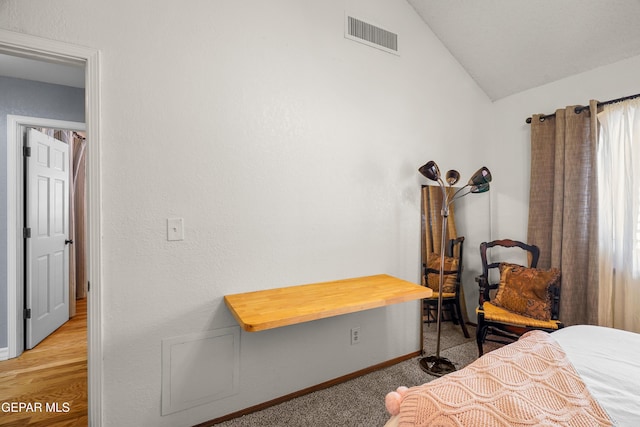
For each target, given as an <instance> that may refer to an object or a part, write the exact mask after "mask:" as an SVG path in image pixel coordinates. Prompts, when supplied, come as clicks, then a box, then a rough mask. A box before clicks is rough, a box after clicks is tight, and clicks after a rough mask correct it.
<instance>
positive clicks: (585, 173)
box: [527, 101, 598, 325]
mask: <svg viewBox="0 0 640 427" xmlns="http://www.w3.org/2000/svg"><path fill="white" fill-rule="evenodd" d="M597 108H598V106H597V101H591V103H590V110H587V109H585V110H583V111H582V112H580V113H576V112H575V107H573V106H572V107H567V108H564V109H559V110H557V111H556V113H555V116H551V117H546V118H544V120H540V119H541V117H542V116H541V115H534V116H533V117H532V120H531V183H530V187H531V189H530V194H529V222H528V235H527V240H528V243H529V244H534V245H536V246H538V247H539V248H540V261H539V262H538V267H539V268H549V267H557V268H559V269H560V270H561V271H562V287H561V296H560V319H561V320H562V321H563V322H564V323H565V325H575V324H597V323H598V254H597V248H598V245H597V239H598V228H597V227H598V200H597V197H598V188H597V176H596V144H597V138H598V137H597V129H598V128H597V118H596V113H597Z"/></svg>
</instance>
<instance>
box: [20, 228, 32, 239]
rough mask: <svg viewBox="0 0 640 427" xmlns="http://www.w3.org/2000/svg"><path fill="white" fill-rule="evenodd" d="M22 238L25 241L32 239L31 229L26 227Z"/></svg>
mask: <svg viewBox="0 0 640 427" xmlns="http://www.w3.org/2000/svg"><path fill="white" fill-rule="evenodd" d="M22 237H23V238H24V239H30V238H31V227H25V228H24V229H23V230H22Z"/></svg>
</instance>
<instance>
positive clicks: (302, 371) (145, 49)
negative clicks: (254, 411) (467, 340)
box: [0, 0, 497, 426]
mask: <svg viewBox="0 0 640 427" xmlns="http://www.w3.org/2000/svg"><path fill="white" fill-rule="evenodd" d="M345 10H346V11H348V12H349V13H351V14H353V15H354V16H356V17H359V18H362V19H364V20H369V21H370V22H373V23H376V24H378V25H381V26H383V27H385V28H387V29H389V30H391V31H396V32H398V33H399V34H400V39H399V42H400V49H401V55H400V56H394V55H391V54H387V53H384V52H381V51H379V50H376V49H372V48H369V47H366V46H363V45H361V44H359V43H355V42H352V41H350V40H346V39H345V38H344V37H343V31H344V30H343V26H344V13H345ZM0 28H4V29H8V30H13V31H19V32H24V33H27V34H33V35H37V36H42V37H47V38H51V39H55V40H61V41H66V42H70V43H75V44H80V45H85V46H89V47H92V48H97V49H100V51H101V54H102V62H101V64H102V83H101V90H102V102H103V104H102V106H101V107H102V108H101V111H102V118H101V124H102V126H101V128H102V152H103V159H102V170H103V171H104V172H103V173H104V176H103V196H104V200H103V209H104V213H103V219H104V224H103V231H104V240H103V254H104V258H103V260H102V263H103V270H104V281H103V298H104V299H103V305H104V318H103V319H102V325H103V330H104V335H103V336H104V348H105V353H104V355H103V358H104V392H103V402H104V410H105V425H107V426H121V425H136V426H179V425H193V424H195V423H197V422H202V421H205V420H209V419H212V418H216V417H219V416H222V415H224V414H227V413H230V412H233V411H236V410H239V409H242V408H245V407H248V406H251V405H254V404H257V403H261V402H264V401H267V400H270V399H273V398H276V397H278V396H281V395H284V394H287V393H290V392H293V391H296V390H299V389H302V388H305V387H309V386H312V385H314V384H318V383H320V382H323V381H326V380H329V379H332V378H335V377H339V376H341V375H344V374H346V373H349V372H353V371H355V370H358V369H362V368H365V367H367V366H371V365H374V364H376V363H380V362H383V361H386V360H389V359H392V358H394V357H398V356H401V355H405V354H408V353H411V352H413V351H415V350H417V349H418V348H419V341H418V322H417V319H418V305H417V303H407V304H401V305H396V306H391V307H388V308H384V309H377V310H371V311H365V312H360V313H356V314H352V315H345V316H339V317H335V318H332V319H326V320H321V321H316V322H312V323H308V324H301V325H296V326H292V327H288V328H283V329H276V330H272V331H265V332H260V333H254V334H250V333H244V332H243V333H242V334H241V343H240V383H239V390H238V393H237V394H235V395H233V396H230V397H227V398H224V399H221V400H217V401H214V402H212V403H209V404H204V405H200V406H197V407H195V408H193V409H188V410H185V411H182V412H178V413H175V414H172V415H168V416H164V417H163V416H161V415H160V401H161V364H162V360H161V342H162V340H163V339H165V338H170V337H176V336H183V335H188V334H192V333H197V332H201V331H209V330H219V329H222V328H226V327H229V326H234V325H236V322H235V320H234V319H233V317H232V316H231V315H230V313H229V311H228V309H227V308H226V306H225V305H224V302H223V296H224V295H225V294H230V293H238V292H244V291H250V290H256V289H265V288H272V287H278V286H287V285H294V284H301V283H310V282H317V281H324V280H332V279H339V278H346V277H355V276H361V275H369V274H377V273H388V274H392V275H395V276H398V277H401V278H403V279H406V280H411V281H414V282H418V281H419V265H420V261H419V252H420V234H419V233H420V221H419V212H420V210H419V188H420V184H422V183H423V182H424V179H423V178H420V176H419V174H418V173H417V168H418V166H420V165H421V164H423V163H424V162H426V161H427V160H430V159H434V160H436V161H438V163H439V164H440V165H441V167H442V168H443V169H445V170H446V169H449V168H456V169H458V170H459V171H460V172H461V173H462V176H463V178H464V177H468V176H469V175H470V174H471V173H472V172H473V171H474V170H475V169H477V167H479V166H481V164H482V163H485V162H484V161H483V156H485V155H484V154H483V151H482V144H481V143H480V142H481V141H482V139H483V138H482V135H484V133H485V132H486V131H485V126H486V124H487V123H488V122H487V120H488V117H487V114H488V113H489V112H490V108H491V107H490V105H491V104H490V103H489V101H488V100H487V98H486V96H485V95H484V94H483V93H482V92H481V91H480V90H479V89H478V87H477V86H476V85H475V83H474V82H473V81H472V80H471V79H470V78H469V77H468V76H467V74H466V73H465V72H464V71H463V70H462V69H461V67H460V66H459V65H458V64H457V63H456V62H455V61H454V60H453V59H452V57H451V56H450V55H449V53H448V52H447V51H446V50H445V49H444V48H443V47H442V46H441V44H440V43H439V41H438V40H437V39H436V37H435V36H434V35H433V34H432V33H431V32H430V31H429V30H428V28H427V27H426V26H425V25H424V24H423V23H422V21H421V20H420V19H419V17H418V16H417V15H416V13H415V12H414V10H413V9H412V8H411V7H410V6H409V5H408V4H407V3H406V2H405V1H404V0H393V1H389V0H386V1H383V0H375V1H364V0H349V1H341V0H332V1H323V2H317V1H314V2H312V1H305V2H300V1H297V0H277V1H270V2H262V1H246V0H245V1H236V2H223V1H210V0H200V1H193V2H188V3H184V2H170V1H167V0H163V1H154V2H128V1H124V0H117V1H111V2H99V1H97V0H90V1H81V0H65V1H63V0H52V1H49V2H46V3H42V2H38V4H35V3H33V2H23V1H17V0H10V1H3V2H1V3H0ZM484 158H489V157H484ZM488 166H490V167H491V165H488ZM496 175H497V174H496ZM172 217H183V218H184V220H185V228H186V232H185V240H184V241H181V242H167V240H166V223H165V221H166V219H167V218H172ZM355 325H359V326H361V336H362V342H361V343H360V344H358V346H350V345H349V329H350V328H351V327H352V326H355ZM187 386H188V384H187ZM381 404H382V402H381Z"/></svg>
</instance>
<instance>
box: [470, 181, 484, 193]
mask: <svg viewBox="0 0 640 427" xmlns="http://www.w3.org/2000/svg"><path fill="white" fill-rule="evenodd" d="M487 191H489V183H488V182H485V183H484V184H479V185H472V186H471V190H469V192H470V193H485V192H487Z"/></svg>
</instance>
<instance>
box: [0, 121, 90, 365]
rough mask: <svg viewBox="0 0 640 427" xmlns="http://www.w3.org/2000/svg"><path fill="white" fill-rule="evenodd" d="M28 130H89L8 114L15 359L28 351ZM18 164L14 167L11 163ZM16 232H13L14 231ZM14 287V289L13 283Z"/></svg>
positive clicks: (10, 323) (10, 319) (10, 321)
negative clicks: (25, 139) (25, 311)
mask: <svg viewBox="0 0 640 427" xmlns="http://www.w3.org/2000/svg"><path fill="white" fill-rule="evenodd" d="M28 127H35V128H52V129H60V130H74V131H82V132H85V131H86V125H85V124H84V123H80V122H70V121H65V120H55V119H44V118H39V117H28V116H17V115H13V114H8V115H7V201H13V203H7V245H8V247H7V258H8V259H7V344H8V349H7V350H8V357H9V359H11V358H14V357H17V356H19V355H20V354H22V352H23V351H24V334H25V332H26V331H25V329H24V321H23V320H24V319H23V313H22V308H23V307H24V298H25V295H24V292H23V286H24V279H25V278H24V277H23V276H24V274H23V271H24V270H23V269H24V265H25V264H24V263H25V259H24V238H23V236H22V229H23V228H24V214H25V212H24V209H23V206H24V197H25V183H24V179H23V178H22V176H23V173H24V167H23V163H24V162H23V159H24V157H23V155H22V144H23V136H24V130H25V129H26V128H28ZM12 161H13V162H14V163H13V164H12V165H11V166H12V167H10V163H11V162H12ZM12 231H13V232H12ZM12 283H13V284H14V286H10V284H12Z"/></svg>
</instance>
